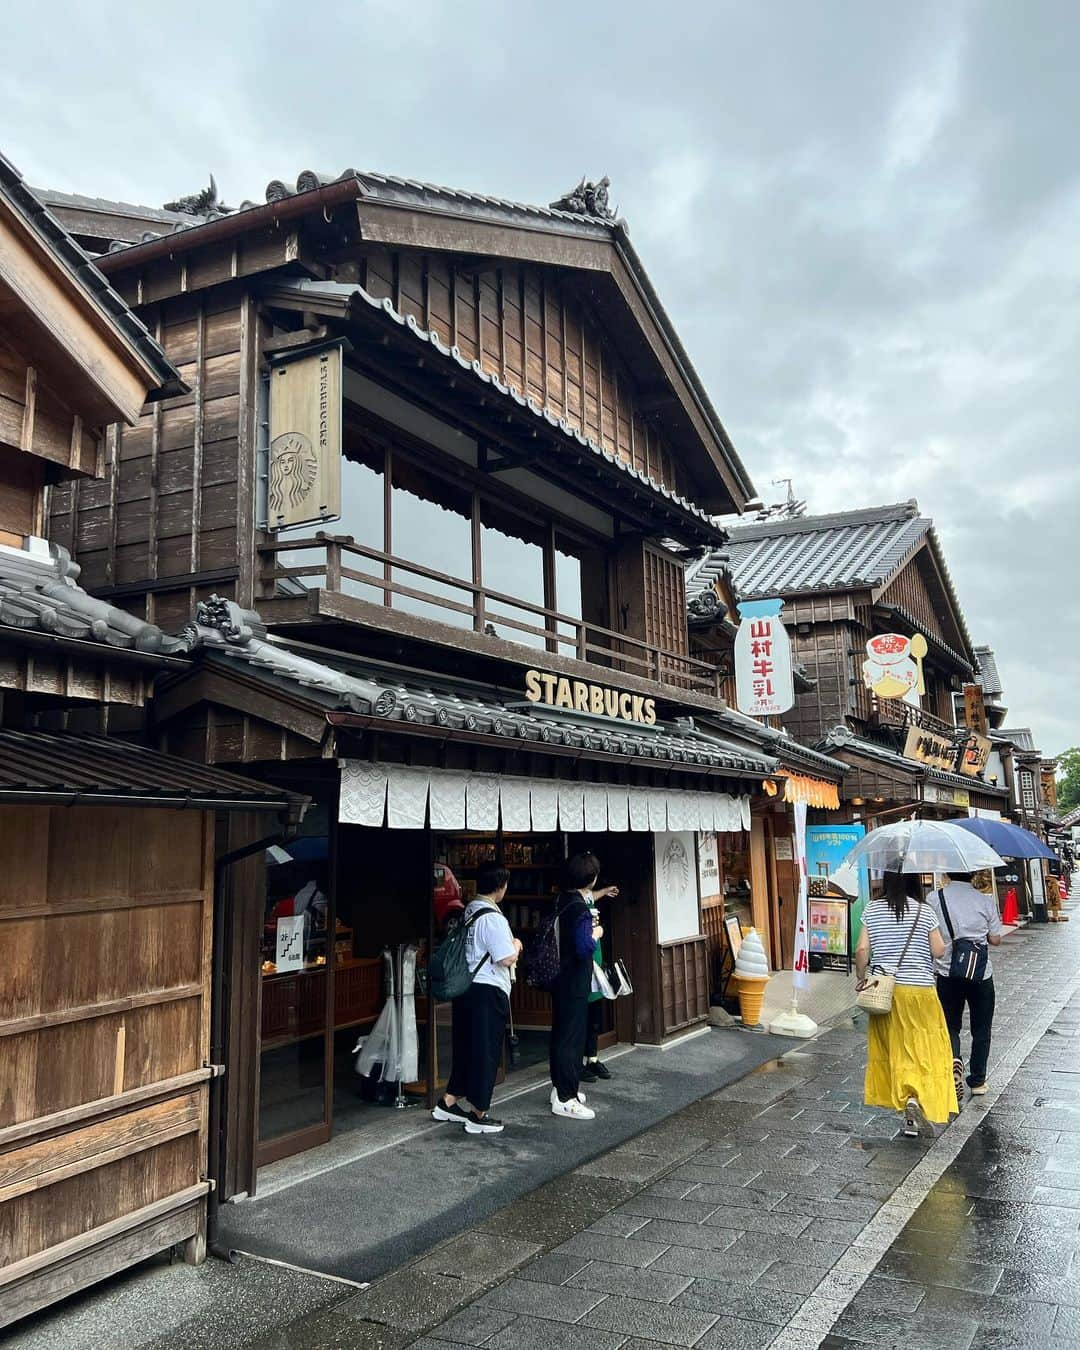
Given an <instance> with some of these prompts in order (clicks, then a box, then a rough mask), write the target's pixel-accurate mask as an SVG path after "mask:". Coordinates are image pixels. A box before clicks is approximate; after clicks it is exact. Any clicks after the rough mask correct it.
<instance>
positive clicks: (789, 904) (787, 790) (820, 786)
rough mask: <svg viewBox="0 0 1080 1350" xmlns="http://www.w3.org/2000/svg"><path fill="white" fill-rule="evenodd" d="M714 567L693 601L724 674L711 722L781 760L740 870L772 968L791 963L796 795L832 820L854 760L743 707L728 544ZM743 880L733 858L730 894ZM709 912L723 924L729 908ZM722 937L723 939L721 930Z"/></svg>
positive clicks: (695, 630) (798, 684)
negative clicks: (741, 709)
mask: <svg viewBox="0 0 1080 1350" xmlns="http://www.w3.org/2000/svg"><path fill="white" fill-rule="evenodd" d="M708 573H709V577H710V584H709V585H707V586H705V585H700V586H699V585H697V584H695V583H694V581H693V577H694V575H695V574H694V572H693V570H692V571H691V596H690V599H689V601H688V613H689V623H690V650H691V652H692V653H693V654H694V655H695V656H697V657H698V658H699V659H701V660H711V661H713V662H714V663H715V664H716V667H717V669H718V670H719V671H720V672H721V676H722V679H723V686H722V687H723V695H724V699H725V702H726V704H727V707H726V708H725V709H724V710H723V711H722V712H720V713H719V714H717V715H716V717H715V718H710V719H709V722H708V725H715V726H716V727H717V728H718V729H719V730H720V731H722V732H723V733H724V734H727V735H732V734H734V735H739V734H740V733H741V734H742V735H744V736H747V737H749V738H751V739H752V740H753V741H754V742H755V743H757V744H759V745H761V746H762V747H763V748H764V749H767V750H769V751H770V752H771V753H772V754H774V755H775V756H776V759H777V773H776V779H777V790H776V792H775V793H771V794H770V793H767V792H766V793H763V794H762V795H761V796H760V797H758V798H757V799H755V801H754V804H753V809H752V812H751V828H750V835H749V838H748V840H747V841H746V843H747V847H746V850H745V855H744V856H745V867H744V868H743V869H742V870H741V877H742V883H743V887H744V890H745V899H744V904H743V909H744V913H745V917H746V920H747V922H750V923H752V924H753V926H754V927H755V928H756V929H757V930H758V931H759V932H760V933H761V934H762V935H763V937H764V940H765V943H766V951H767V952H768V953H769V958H770V963H771V965H772V966H773V968H774V969H778V970H780V969H785V968H787V969H790V968H791V964H792V960H793V956H794V947H795V923H796V904H797V897H798V884H799V877H798V865H797V863H796V860H795V859H796V851H795V844H794V815H793V811H792V807H793V806H794V804H795V802H797V801H803V802H806V804H807V808H808V819H809V820H810V821H811V822H812V823H816V822H818V821H827V820H829V819H832V818H833V815H832V813H834V812H837V811H838V810H839V808H840V797H839V785H840V782H841V780H842V778H843V776H844V774H845V773H846V772H847V767H848V766H847V765H845V764H844V763H843V762H842V761H840V760H838V759H834V758H832V757H831V756H830V755H827V754H824V753H823V752H822V751H820V750H815V749H813V748H812V747H810V746H808V745H803V744H800V742H798V741H797V740H795V738H794V737H793V736H791V735H789V734H788V733H787V731H786V730H785V729H784V727H783V725H782V723H783V722H784V721H786V720H787V719H786V718H785V717H780V716H774V717H769V718H767V719H765V721H764V722H762V721H760V720H758V719H755V718H751V717H747V716H745V715H744V714H742V713H740V712H739V711H738V710H737V707H736V688H735V673H734V647H735V638H736V636H737V634H738V631H739V618H738V599H739V593H738V592H737V590H736V586H735V579H734V576H733V574H732V571H731V567H730V565H729V564H728V562H727V561H726V558H725V555H724V553H723V552H722V551H721V552H719V553H717V554H715V555H713V556H712V558H711V559H710V560H709V564H708ZM793 674H794V686H795V689H796V692H797V693H799V694H803V695H806V694H810V693H812V692H813V689H814V683H813V681H812V680H811V679H810V678H809V677H808V676H807V673H806V670H805V668H804V667H802V666H796V667H795V669H794V671H793ZM739 880H740V869H738V868H737V867H733V866H731V865H730V863H729V866H728V867H727V869H726V872H725V886H726V887H727V888H729V896H730V894H731V892H732V890H733V888H734V887H735V886H737V885H739ZM710 917H711V918H713V919H714V921H715V922H717V923H719V922H720V921H721V920H722V918H723V909H718V911H717V912H716V913H715V914H713V915H710ZM716 944H717V946H719V935H717V936H716Z"/></svg>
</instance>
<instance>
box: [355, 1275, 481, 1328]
mask: <svg viewBox="0 0 1080 1350" xmlns="http://www.w3.org/2000/svg"><path fill="white" fill-rule="evenodd" d="M482 1288H483V1280H482V1278H481V1279H473V1280H463V1279H459V1278H457V1277H456V1276H448V1275H438V1274H433V1273H432V1272H430V1271H422V1270H416V1269H415V1268H412V1267H408V1266H407V1267H405V1269H403V1270H400V1271H398V1272H397V1273H396V1274H394V1275H390V1276H388V1277H387V1278H386V1279H385V1280H380V1281H379V1282H378V1284H374V1285H372V1287H371V1288H370V1289H366V1290H364V1292H363V1293H360V1294H355V1295H353V1296H352V1297H351V1298H348V1299H346V1300H345V1301H344V1302H343V1303H339V1304H338V1305H337V1308H336V1311H337V1312H339V1313H341V1314H342V1315H344V1316H346V1317H353V1318H355V1319H356V1320H357V1321H361V1322H365V1321H366V1322H380V1323H382V1324H384V1325H385V1326H387V1327H394V1328H396V1329H398V1330H401V1331H425V1330H427V1328H428V1327H432V1326H435V1325H436V1323H438V1322H441V1321H443V1319H444V1318H446V1317H447V1316H449V1314H450V1313H452V1312H454V1311H455V1310H456V1309H457V1308H459V1307H460V1306H461V1305H462V1304H463V1303H468V1302H469V1301H470V1300H471V1299H472V1298H474V1297H475V1296H476V1294H478V1293H479V1292H480V1290H481V1289H482Z"/></svg>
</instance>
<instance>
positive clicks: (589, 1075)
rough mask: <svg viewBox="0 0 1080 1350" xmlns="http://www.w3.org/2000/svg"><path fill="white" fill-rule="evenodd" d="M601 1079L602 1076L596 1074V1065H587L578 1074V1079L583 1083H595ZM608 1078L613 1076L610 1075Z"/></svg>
mask: <svg viewBox="0 0 1080 1350" xmlns="http://www.w3.org/2000/svg"><path fill="white" fill-rule="evenodd" d="M599 1077H600V1075H599V1074H598V1073H597V1072H596V1065H595V1064H585V1065H584V1066H583V1067H582V1070H581V1072H580V1073H579V1074H578V1079H579V1081H580V1082H582V1083H595V1082H596V1080H597V1079H598V1078H599ZM608 1077H609V1078H610V1077H611V1075H610V1074H609V1075H608Z"/></svg>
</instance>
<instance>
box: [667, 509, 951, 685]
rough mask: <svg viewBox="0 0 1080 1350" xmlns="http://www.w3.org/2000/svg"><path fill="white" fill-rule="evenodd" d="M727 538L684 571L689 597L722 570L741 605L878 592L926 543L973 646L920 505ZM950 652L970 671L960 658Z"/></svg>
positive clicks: (749, 530)
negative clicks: (826, 594)
mask: <svg viewBox="0 0 1080 1350" xmlns="http://www.w3.org/2000/svg"><path fill="white" fill-rule="evenodd" d="M728 535H729V538H728V542H727V543H726V544H725V545H724V546H723V548H722V549H719V550H716V551H714V552H713V553H710V554H707V555H706V556H705V557H704V558H702V559H701V560H700V561H699V562H698V563H697V564H696V565H694V566H693V567H691V568H690V569H689V570H688V572H687V578H686V585H687V595H688V598H690V599H693V598H694V597H695V596H696V595H698V594H700V593H701V591H703V590H704V589H706V588H708V587H711V586H713V584H714V583H715V581H716V579H717V577H718V576H720V575H722V574H723V572H724V570H725V568H726V569H729V570H730V572H731V575H732V580H733V584H734V588H735V594H736V598H741V599H744V600H750V599H753V598H756V597H760V596H773V595H783V596H792V595H798V594H805V593H807V592H814V591H847V590H854V589H858V588H863V587H866V588H874V587H878V586H882V585H884V584H885V582H887V581H888V580H889V579H890V578H891V577H893V576H894V575H895V574H896V572H897V571H898V570H899V569H900V568H901V567H902V566H903V565H904V563H905V562H906V561H907V560H908V558H910V556H911V555H912V553H913V552H914V551H915V549H916V548H917V547H918V546H919V544H920V543H922V541H923V539H927V538H928V539H929V541H930V544H931V546H932V548H933V549H934V554H935V557H936V558H937V562H938V565H939V567H940V569H941V575H942V580H943V582H944V585H945V589H946V591H947V592H948V595H949V598H950V601H951V603H952V608H953V611H954V613H955V615H956V621H957V625H958V627H959V629H960V632H961V634H962V636H963V638H964V640H965V644H966V647H968V648H969V647H970V637H969V635H968V631H967V625H966V623H965V620H964V616H963V612H962V610H961V608H960V602H959V599H958V597H957V595H956V590H955V587H954V586H953V583H952V577H951V576H950V575H949V570H948V567H947V566H946V564H945V559H944V557H943V556H942V551H941V545H940V542H939V540H938V537H937V532H936V530H935V529H934V523H933V521H932V520H930V518H929V517H928V516H923V515H920V514H919V503H918V502H917V501H914V500H910V501H906V502H896V503H894V504H892V505H889V506H871V507H865V508H863V509H861V510H858V511H837V512H834V513H832V514H829V515H820V516H797V517H794V518H792V519H788V520H775V519H773V520H766V521H760V522H755V523H753V524H750V525H738V526H732V527H730V528H729V529H728ZM916 626H918V625H916ZM950 652H951V649H950ZM951 654H952V655H954V656H957V657H958V659H959V660H960V661H961V662H962V663H963V664H964V665H965V666H968V667H969V668H970V665H969V662H968V660H967V657H966V656H964V655H963V653H959V654H958V653H955V652H951Z"/></svg>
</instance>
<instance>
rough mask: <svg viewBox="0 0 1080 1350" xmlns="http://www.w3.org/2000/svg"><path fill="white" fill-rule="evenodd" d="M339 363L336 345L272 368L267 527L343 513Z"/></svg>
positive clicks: (306, 521)
mask: <svg viewBox="0 0 1080 1350" xmlns="http://www.w3.org/2000/svg"><path fill="white" fill-rule="evenodd" d="M341 363H342V349H341V347H340V345H335V346H332V347H323V348H322V349H321V350H319V351H315V352H309V353H308V354H306V355H304V356H296V357H292V358H290V359H288V360H284V361H281V362H279V363H277V364H275V366H274V367H273V369H272V370H271V373H270V487H269V494H268V501H267V528H268V529H271V530H281V529H284V528H285V527H286V526H289V525H307V524H310V523H312V522H314V521H327V520H335V519H337V517H338V516H340V514H341Z"/></svg>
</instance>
